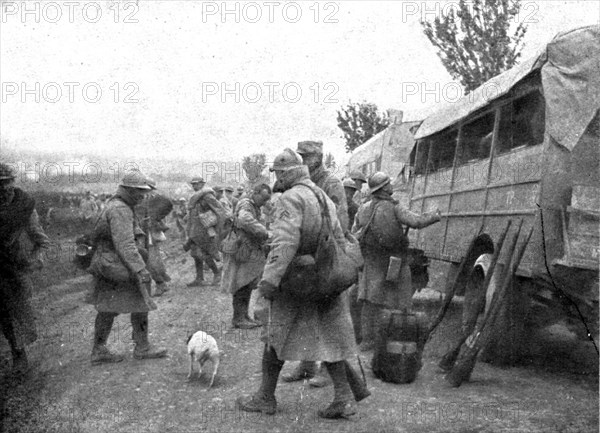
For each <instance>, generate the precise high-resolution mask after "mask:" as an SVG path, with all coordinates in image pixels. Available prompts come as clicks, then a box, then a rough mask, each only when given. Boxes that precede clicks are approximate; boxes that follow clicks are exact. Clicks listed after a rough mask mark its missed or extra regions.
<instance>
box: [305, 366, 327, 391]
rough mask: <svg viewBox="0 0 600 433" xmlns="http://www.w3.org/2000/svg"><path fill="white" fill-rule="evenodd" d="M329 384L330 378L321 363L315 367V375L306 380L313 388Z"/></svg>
mask: <svg viewBox="0 0 600 433" xmlns="http://www.w3.org/2000/svg"><path fill="white" fill-rule="evenodd" d="M329 385H331V379H330V378H329V374H328V373H327V369H326V368H325V365H324V364H322V363H321V366H320V367H319V368H318V369H317V372H316V374H315V377H313V378H311V379H309V380H308V386H311V387H313V388H324V387H326V386H329Z"/></svg>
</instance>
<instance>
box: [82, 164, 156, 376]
mask: <svg viewBox="0 0 600 433" xmlns="http://www.w3.org/2000/svg"><path fill="white" fill-rule="evenodd" d="M150 190H151V187H150V185H148V180H147V178H146V177H145V176H144V175H143V174H142V173H141V172H139V171H133V172H131V173H128V174H126V175H125V176H124V177H123V179H122V180H121V183H120V184H119V186H118V188H117V191H116V193H115V195H114V196H113V197H112V198H111V199H110V200H109V201H108V202H107V204H106V209H105V211H104V213H103V214H102V215H101V216H100V218H99V219H98V222H97V224H96V228H95V233H94V235H95V238H96V240H97V241H96V243H97V248H96V252H95V254H94V257H93V258H92V264H91V265H90V272H91V273H92V275H93V276H94V292H93V293H92V294H91V297H90V298H88V302H89V303H91V304H93V305H94V306H95V307H96V310H97V311H98V314H97V315H96V320H95V323H94V345H93V348H92V355H91V361H92V364H99V363H112V362H120V361H122V360H123V359H124V357H123V355H121V354H117V353H113V352H111V351H110V350H109V349H108V348H107V347H106V343H107V341H108V336H109V335H110V331H111V329H112V325H113V322H114V319H115V317H117V315H119V314H123V313H131V330H132V338H133V341H134V342H135V349H134V351H133V356H134V358H136V359H151V358H162V357H164V356H166V354H167V350H166V349H163V348H159V347H156V346H154V345H153V344H150V342H149V341H148V312H149V311H150V306H149V305H148V304H147V303H146V301H145V299H144V297H143V295H142V290H145V286H146V285H147V284H148V283H150V281H151V276H150V272H148V269H147V268H146V263H145V261H144V258H143V257H142V255H141V254H140V251H141V250H140V249H139V247H138V244H137V242H136V237H138V238H139V237H142V238H143V236H144V233H143V231H142V229H141V228H140V225H139V222H138V219H137V217H136V214H135V211H134V209H135V206H136V205H138V204H140V203H141V201H142V200H143V199H144V196H145V194H146V193H147V192H148V191H150ZM123 273H124V274H125V275H123Z"/></svg>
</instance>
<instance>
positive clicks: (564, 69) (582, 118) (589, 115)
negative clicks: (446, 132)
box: [415, 25, 600, 150]
mask: <svg viewBox="0 0 600 433" xmlns="http://www.w3.org/2000/svg"><path fill="white" fill-rule="evenodd" d="M538 69H541V77H542V86H543V88H544V96H545V98H546V125H547V127H546V131H547V132H548V133H549V134H550V136H552V138H553V139H554V140H555V141H556V142H557V143H559V144H560V145H562V146H564V147H565V148H567V149H569V150H572V149H573V147H575V145H576V144H577V142H578V141H579V138H580V137H581V136H582V135H583V133H584V131H585V129H586V128H587V126H588V125H589V123H590V122H591V121H592V119H593V118H594V116H595V114H596V111H597V110H598V108H599V107H600V26H598V25H593V26H586V27H580V28H577V29H574V30H571V31H568V32H562V33H559V34H558V35H556V36H555V37H554V39H552V41H550V42H549V43H548V44H547V45H546V46H545V47H544V48H543V49H542V50H541V52H540V53H538V54H537V55H535V56H533V57H531V58H529V59H527V60H525V61H523V62H522V63H520V64H519V65H517V66H515V67H513V68H511V69H509V70H508V71H505V72H503V73H502V74H500V75H498V76H496V77H494V78H492V79H490V80H489V81H487V82H485V83H484V84H482V85H481V86H480V87H478V88H477V89H475V90H474V91H473V92H472V93H470V94H468V95H465V96H463V97H462V98H460V99H459V100H458V101H456V102H454V103H448V104H446V105H445V106H444V107H443V108H441V109H440V110H438V111H436V112H435V113H434V114H432V115H431V116H429V117H427V118H426V119H425V120H424V121H423V123H422V125H421V126H420V128H419V130H418V131H417V133H416V134H415V138H416V139H420V138H424V137H428V136H430V135H432V134H434V133H436V132H439V131H442V130H443V129H445V128H447V127H448V126H450V125H452V124H454V123H456V122H458V121H459V120H461V119H464V118H466V117H467V116H468V115H470V114H471V113H473V112H475V111H477V110H479V109H481V108H482V107H484V106H486V105H487V104H489V103H490V102H491V101H493V100H495V99H498V98H500V97H501V96H503V95H505V94H507V93H508V92H509V91H510V89H511V88H512V87H513V86H514V85H515V84H517V83H518V82H519V81H521V80H522V79H523V78H525V77H526V76H527V75H529V74H530V73H531V72H533V71H535V70H538Z"/></svg>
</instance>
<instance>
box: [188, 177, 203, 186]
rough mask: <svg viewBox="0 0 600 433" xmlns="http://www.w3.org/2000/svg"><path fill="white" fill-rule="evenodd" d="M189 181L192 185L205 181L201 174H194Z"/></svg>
mask: <svg viewBox="0 0 600 433" xmlns="http://www.w3.org/2000/svg"><path fill="white" fill-rule="evenodd" d="M190 183H191V184H192V185H193V184H195V183H206V181H205V180H204V179H203V178H202V176H194V177H193V178H192V181H191V182H190Z"/></svg>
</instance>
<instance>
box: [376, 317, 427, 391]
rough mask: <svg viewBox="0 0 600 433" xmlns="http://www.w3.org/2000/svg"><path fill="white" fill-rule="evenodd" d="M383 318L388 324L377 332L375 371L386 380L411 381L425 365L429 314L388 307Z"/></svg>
mask: <svg viewBox="0 0 600 433" xmlns="http://www.w3.org/2000/svg"><path fill="white" fill-rule="evenodd" d="M382 319H383V320H382V323H385V325H384V326H382V327H381V329H380V333H379V334H380V335H378V336H377V341H376V345H375V353H374V354H373V360H372V368H373V374H374V375H375V376H376V377H378V378H379V379H381V380H383V381H384V382H392V383H411V382H413V381H414V380H415V378H416V377H417V374H418V373H419V370H420V369H421V366H422V364H421V359H422V356H423V348H424V347H425V342H426V340H427V327H428V322H427V317H426V315H425V314H424V313H412V312H409V311H399V310H386V311H385V312H384V313H383V314H382Z"/></svg>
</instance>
